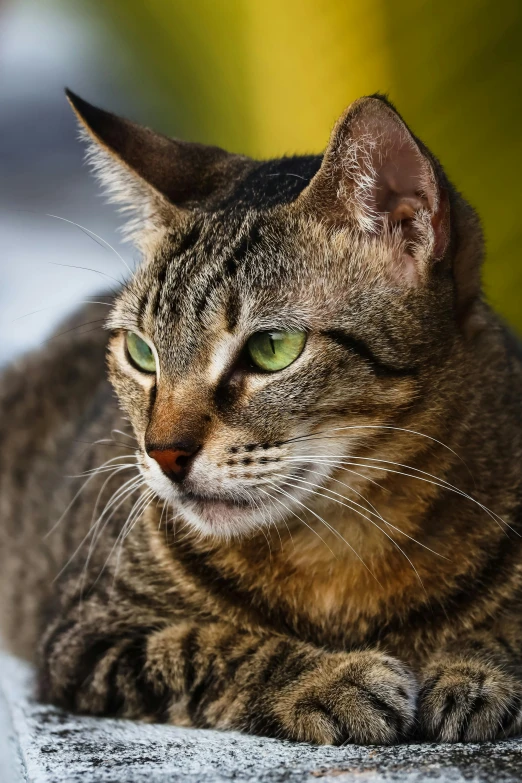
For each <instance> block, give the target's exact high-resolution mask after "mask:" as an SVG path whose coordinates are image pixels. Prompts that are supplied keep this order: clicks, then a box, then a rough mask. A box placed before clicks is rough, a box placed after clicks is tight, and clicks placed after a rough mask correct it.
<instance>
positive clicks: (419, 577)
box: [285, 479, 437, 595]
mask: <svg viewBox="0 0 522 783" xmlns="http://www.w3.org/2000/svg"><path fill="white" fill-rule="evenodd" d="M299 480H302V479H299ZM285 483H286V484H287V485H289V486H293V487H294V488H295V489H302V490H303V491H305V492H309V493H310V494H312V495H318V496H319V497H324V498H326V499H327V500H333V502H334V503H339V505H341V506H346V508H348V509H350V510H351V511H353V512H354V513H355V514H358V515H359V516H361V517H362V518H363V519H366V520H368V522H370V523H371V524H372V525H375V527H376V528H377V529H378V530H380V531H381V533H382V534H383V535H385V536H386V538H388V539H389V540H390V541H391V542H392V544H393V545H394V546H395V547H396V548H397V549H398V551H399V552H400V553H401V554H402V555H403V556H404V557H405V558H406V560H407V561H408V563H409V564H410V566H411V567H412V569H413V571H414V572H415V576H416V577H417V579H418V580H419V583H420V585H421V586H422V589H423V590H424V592H425V593H426V595H428V594H427V592H426V589H425V587H424V583H423V581H422V579H421V576H420V574H419V572H418V571H417V569H416V568H415V566H414V565H413V563H412V561H411V560H410V558H409V557H408V555H407V554H406V552H405V551H404V550H403V549H402V547H400V546H399V544H398V543H397V542H396V541H394V539H393V538H392V537H391V536H390V535H389V534H388V533H387V532H386V531H385V530H383V529H382V527H381V526H380V525H378V524H377V522H374V520H373V519H371V518H370V517H368V516H367V515H366V514H363V513H362V512H361V511H358V510H357V509H354V508H352V507H351V506H348V505H347V504H346V503H342V502H341V501H340V500H337V498H330V497H329V496H328V495H324V494H323V493H322V492H319V491H317V490H315V489H307V488H306V487H305V488H303V487H302V486H300V485H299V484H296V483H293V482H292V483H290V482H289V481H288V480H287V481H286V482H285ZM307 483H310V482H307ZM315 486H317V485H315ZM336 494H338V493H336ZM345 499H346V500H347V498H345ZM350 502H354V501H350ZM357 505H360V504H357ZM435 554H437V553H435ZM379 584H380V583H379ZM381 587H382V585H381Z"/></svg>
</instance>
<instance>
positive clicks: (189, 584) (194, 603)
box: [0, 96, 522, 744]
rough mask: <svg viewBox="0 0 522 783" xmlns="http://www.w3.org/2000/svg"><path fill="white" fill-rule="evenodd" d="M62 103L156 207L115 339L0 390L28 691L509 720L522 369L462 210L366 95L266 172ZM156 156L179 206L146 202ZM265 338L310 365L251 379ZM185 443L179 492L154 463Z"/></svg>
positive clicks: (1, 555) (62, 341) (323, 736)
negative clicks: (132, 349) (306, 148)
mask: <svg viewBox="0 0 522 783" xmlns="http://www.w3.org/2000/svg"><path fill="white" fill-rule="evenodd" d="M71 100H72V102H73V104H74V105H75V108H76V111H77V112H78V114H79V115H80V116H81V117H82V118H83V119H82V121H83V123H84V124H85V125H86V126H87V132H88V134H89V135H90V137H91V138H92V139H93V140H94V142H95V143H96V144H97V145H101V146H102V149H103V156H104V157H103V160H107V159H109V160H110V172H109V173H107V172H106V171H105V169H104V168H101V169H100V170H99V171H100V172H101V176H102V178H103V177H104V176H105V177H109V178H110V180H111V182H110V183H109V184H110V185H111V187H112V188H113V189H114V187H116V190H117V193H118V200H119V202H120V203H127V202H129V201H132V199H136V198H137V199H138V201H140V200H142V201H147V204H146V205H145V204H142V203H141V201H140V203H138V204H134V205H133V207H134V212H135V213H136V212H140V211H141V213H142V215H145V216H146V219H143V220H142V222H141V223H139V224H134V228H135V229H136V225H139V228H138V229H136V230H137V231H138V232H141V233H140V237H139V245H140V247H141V248H142V249H143V253H144V259H143V263H142V265H141V266H140V268H139V269H138V271H137V272H136V274H135V275H134V276H133V277H132V279H131V280H130V281H129V282H128V284H127V285H126V286H125V287H124V288H123V289H122V290H121V291H119V292H118V294H117V295H116V296H115V298H111V299H110V300H109V299H108V300H107V301H108V302H110V314H109V317H108V319H107V326H108V330H109V331H108V332H107V331H106V330H103V329H100V330H95V331H92V330H91V329H87V330H84V331H82V327H81V325H82V324H83V323H87V322H91V321H95V320H96V319H97V318H103V317H104V316H105V313H104V312H101V313H100V310H102V308H101V307H100V306H99V305H91V306H88V307H85V308H83V310H82V311H81V312H79V313H78V314H76V315H75V316H74V317H73V318H72V319H71V321H70V322H68V323H67V324H66V325H64V326H63V327H62V328H61V329H60V330H59V333H60V335H61V336H57V337H56V339H54V340H52V341H51V342H50V344H49V346H48V347H47V348H46V349H45V350H43V351H39V352H37V353H34V354H32V355H29V356H27V357H25V358H23V359H21V360H20V361H19V362H18V363H17V364H16V365H14V366H13V367H11V368H9V369H7V370H6V372H5V373H4V375H3V378H2V381H1V385H0V404H1V410H2V417H1V420H0V434H1V439H2V449H1V453H0V509H1V524H0V561H1V568H0V596H1V601H0V621H1V625H2V630H3V634H4V636H5V639H6V642H7V644H8V645H9V647H10V648H11V649H12V650H13V651H15V652H17V653H18V654H21V655H24V656H25V657H27V658H30V659H32V660H36V661H37V663H38V666H39V672H40V676H39V687H40V696H41V698H42V699H45V700H50V701H53V702H55V703H57V704H60V705H62V706H63V707H65V708H67V709H70V710H75V711H79V712H83V713H90V714H94V715H119V716H124V717H129V718H136V719H141V720H149V721H160V722H171V723H175V724H178V725H186V726H196V727H207V728H208V727H212V728H221V729H239V730H242V731H247V732H252V733H257V734H265V735H269V736H274V737H283V738H288V739H292V740H298V741H310V742H315V743H335V744H341V743H344V742H357V743H387V742H395V741H397V740H401V739H406V738H410V737H417V738H422V739H432V740H444V741H461V740H464V741H475V740H485V739H492V738H494V737H500V736H506V735H511V734H514V733H517V732H519V731H520V730H522V652H521V648H522V617H521V613H520V599H521V588H522V543H521V540H522V539H521V536H522V473H521V468H520V465H521V458H522V420H521V407H520V399H521V391H522V363H521V354H520V350H519V348H518V346H517V344H516V342H515V341H514V340H513V338H512V337H511V336H510V335H509V333H508V332H507V330H506V329H505V328H504V326H503V325H502V324H501V323H500V321H499V319H498V318H497V316H496V315H495V314H494V313H493V312H492V311H491V309H490V308H489V307H488V305H487V303H486V302H485V301H484V299H483V297H482V294H481V292H480V277H479V274H480V273H479V269H480V263H481V259H482V240H481V235H480V227H479V224H478V221H477V219H476V216H475V215H474V213H473V211H472V210H471V208H470V207H469V206H468V205H467V204H466V203H465V202H464V201H463V200H462V198H461V197H460V196H459V195H458V194H457V193H456V191H455V190H454V189H453V188H452V186H451V185H450V183H449V182H448V181H447V179H446V177H445V175H444V173H443V171H442V169H441V168H440V166H439V164H438V162H437V161H436V160H435V158H433V156H431V154H430V153H429V152H428V151H427V150H426V149H425V148H424V146H423V145H422V144H421V143H420V142H419V141H418V140H416V139H415V137H413V136H412V135H411V134H410V132H409V131H408V130H407V129H406V126H404V124H403V123H402V120H400V118H399V117H398V115H396V114H395V113H394V112H393V109H392V108H391V107H390V105H389V104H388V103H387V102H385V101H383V100H382V99H381V98H371V99H365V100H363V101H360V102H357V104H356V105H355V106H354V107H351V108H350V110H349V111H348V112H347V114H345V115H344V116H343V118H341V120H340V122H339V123H338V125H337V126H336V128H335V129H334V132H333V134H332V139H331V141H330V145H329V147H328V149H327V151H326V153H325V155H324V157H320V156H318V157H316V158H314V157H306V158H288V159H282V160H280V161H269V162H264V163H259V162H254V161H250V160H248V159H246V158H242V157H239V156H227V155H226V153H223V152H222V151H212V150H207V151H205V152H204V153H202V152H201V150H200V148H199V146H198V145H195V146H194V147H191V146H190V145H180V146H176V145H178V143H177V142H172V144H173V145H174V147H171V146H169V145H170V142H169V141H168V140H165V139H164V138H163V137H156V136H155V135H154V134H152V132H151V131H145V130H143V129H141V130H136V126H133V125H132V124H131V123H127V122H126V121H120V120H118V118H115V117H113V116H112V115H109V114H107V113H105V112H99V110H96V109H94V108H93V107H89V106H88V104H85V103H84V102H80V101H79V99H76V98H75V96H72V97H71ZM86 107H87V108H86ZM133 134H138V136H136V138H139V139H140V144H141V147H140V149H141V150H142V153H141V154H142V155H143V158H142V159H141V158H140V160H138V162H136V160H135V159H134V158H132V155H134V154H135V153H134V150H135V149H136V146H135V145H134V146H133V145H132V144H131V143H130V141H132V139H133V138H134V136H133ZM148 144H150V145H151V148H150V149H148V148H147V145H148ZM144 145H145V146H144ZM165 150H166V152H165ZM164 154H168V155H169V156H170V157H169V159H168V161H165V164H164V165H163V162H162V158H161V155H164ZM397 155H398V156H399V157H397V158H396V157H394V156H397ZM158 156H159V157H158ZM172 156H174V158H176V161H177V162H176V163H175V165H176V166H181V167H182V168H181V169H180V182H188V183H194V185H193V187H194V189H195V190H194V192H195V193H196V195H194V194H193V195H192V197H191V194H190V192H187V191H186V187H185V189H182V188H181V185H179V187H178V188H177V190H176V188H175V187H174V184H175V183H174V184H173V185H172V187H171V188H170V189H169V190H161V188H160V184H161V182H163V179H164V172H165V171H168V170H170V169H169V168H168V166H170V167H171V168H173V170H175V165H174V163H173V158H172ZM176 156H178V157H176ZM178 158H179V160H178ZM100 160H101V159H100ZM147 161H148V162H147ZM180 161H181V162H180ZM167 164H168V166H167ZM388 164H390V165H391V164H393V165H392V166H391V169H390V168H389V166H388ZM100 165H101V164H100ZM165 166H167V168H165ZM387 166H388V167H387ZM183 167H184V168H183ZM120 170H123V173H121V171H120ZM390 170H391V171H392V172H394V174H392V175H390V173H389V172H390ZM411 171H413V172H414V174H413V175H411ZM120 174H121V180H118V177H120ZM395 174H397V176H396V177H395V179H393V177H394V176H395ZM410 175H411V176H410ZM388 176H391V177H392V179H393V183H392V184H393V187H392V186H391V184H390V189H389V190H388V191H386V189H385V188H384V186H383V185H382V183H383V181H385V180H386V177H388ZM162 177H163V179H162ZM412 177H413V180H412ZM115 178H116V180H118V181H117V182H116V183H115ZM129 178H131V179H133V180H134V184H133V186H132V187H131V188H130V190H126V189H125V188H126V184H125V183H127V182H128V181H129ZM183 178H185V179H183ZM412 181H414V182H415V183H416V185H415V187H414V188H413V189H412V185H411V182H412ZM390 182H391V180H390ZM379 183H380V184H379ZM383 188H384V189H383ZM394 188H395V189H394ZM401 189H403V190H404V193H402V190H401ZM178 193H179V198H178V197H177V196H176V195H175V194H178ZM173 194H174V195H173ZM401 194H402V195H404V194H405V195H404V198H402V195H401ZM396 196H398V198H399V201H398V202H397V201H396V200H394V199H395V198H396ZM383 205H384V206H383ZM145 207H146V208H145ZM78 327H79V328H78ZM270 328H279V329H281V328H286V329H303V330H305V331H306V332H307V335H308V336H307V343H306V347H305V350H304V351H303V354H302V355H301V356H300V357H299V359H298V360H297V361H296V362H295V363H294V364H293V365H291V366H290V367H289V368H287V369H286V370H284V371H281V372H279V373H274V374H261V373H256V372H253V371H252V368H251V367H250V366H249V365H248V362H247V361H246V359H245V353H244V346H245V343H246V340H247V339H248V337H249V336H250V335H251V334H252V333H253V332H255V331H258V330H263V329H270ZM127 330H131V331H137V332H138V333H140V334H143V335H144V336H146V337H147V339H148V340H149V341H150V342H151V343H152V344H153V345H154V346H155V349H156V351H157V355H158V357H159V364H160V368H159V373H158V374H157V376H156V377H154V376H153V375H148V376H145V375H143V374H141V373H140V372H139V371H138V370H136V369H134V368H133V367H132V366H131V364H130V363H129V361H128V358H127V356H126V352H125V346H124V342H125V340H124V336H125V332H126V331H127ZM62 332H64V334H61V333H62ZM105 356H106V357H107V362H108V368H109V378H110V381H111V383H112V386H113V388H114V390H115V391H116V398H115V397H114V396H113V394H112V391H111V387H110V385H109V382H108V380H107V378H106V367H105V358H104V357H105ZM189 440H190V441H191V442H195V443H197V444H198V446H199V450H198V451H197V454H196V457H195V458H194V460H193V463H192V467H191V470H190V472H189V473H188V476H187V478H186V479H185V480H184V482H183V483H182V484H180V485H174V484H173V483H172V482H171V481H170V479H168V478H167V477H166V476H165V475H163V474H162V472H161V470H160V469H159V467H158V465H157V464H156V463H154V460H152V459H151V458H150V457H149V456H148V454H147V444H150V443H151V442H154V443H155V444H159V446H160V447H161V446H168V445H169V444H170V443H172V442H174V441H176V442H188V441H189ZM108 460H112V462H110V461H109V462H107V461H108ZM102 464H106V469H101V470H99V471H98V472H96V471H95V472H92V473H87V474H86V475H85V477H84V479H82V480H81V481H85V480H86V479H88V481H87V483H86V484H85V485H84V487H83V489H82V491H81V492H79V489H80V487H81V486H82V484H81V481H79V480H78V479H70V478H64V476H65V475H67V476H71V475H77V474H82V473H83V474H85V472H86V471H92V470H94V469H95V468H96V467H97V466H98V465H102ZM111 465H112V467H113V470H114V472H109V468H110V467H111ZM105 470H106V471H107V472H104V471H105ZM125 482H127V483H125ZM95 523H97V524H95ZM93 524H94V527H93Z"/></svg>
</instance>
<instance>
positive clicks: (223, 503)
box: [178, 489, 256, 535]
mask: <svg viewBox="0 0 522 783" xmlns="http://www.w3.org/2000/svg"><path fill="white" fill-rule="evenodd" d="M178 502H179V504H180V505H181V507H182V509H183V512H184V515H185V516H186V517H187V519H188V520H189V521H191V522H192V523H193V524H195V525H196V527H198V528H200V529H202V530H204V529H206V530H207V531H208V532H212V533H213V534H218V535H220V534H221V535H223V534H225V535H227V534H230V533H231V532H233V531H234V530H235V529H236V528H237V532H240V530H242V529H244V526H245V524H246V526H247V528H248V527H249V525H248V520H249V518H250V517H251V515H252V512H253V511H255V510H256V507H255V506H254V505H253V503H252V502H249V501H248V500H247V499H245V498H241V497H234V498H231V497H227V496H223V495H210V494H209V495H205V494H203V493H199V492H194V491H193V490H186V489H184V490H182V491H181V492H179V494H178Z"/></svg>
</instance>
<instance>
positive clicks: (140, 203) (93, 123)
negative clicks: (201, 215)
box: [66, 90, 245, 247]
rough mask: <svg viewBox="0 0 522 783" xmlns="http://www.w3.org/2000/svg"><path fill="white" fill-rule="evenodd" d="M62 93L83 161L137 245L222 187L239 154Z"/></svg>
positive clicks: (239, 159)
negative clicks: (85, 148) (84, 149)
mask: <svg viewBox="0 0 522 783" xmlns="http://www.w3.org/2000/svg"><path fill="white" fill-rule="evenodd" d="M66 95H67V99H68V101H69V103H70V104H71V106H72V108H73V110H74V113H75V114H76V117H77V119H78V121H79V123H80V127H81V131H82V136H83V137H84V138H86V139H87V141H88V142H89V152H88V160H89V162H90V163H91V165H92V166H93V168H94V170H95V172H96V175H97V176H98V178H99V180H100V181H101V183H102V186H103V187H104V189H105V191H106V192H107V194H108V196H109V199H110V200H111V201H112V202H114V203H116V204H119V205H120V206H121V208H122V211H123V212H125V213H128V215H129V219H128V220H127V222H126V225H125V226H124V228H123V230H124V233H125V234H126V236H127V237H128V238H130V239H132V241H133V242H135V244H137V245H138V246H139V247H144V246H145V245H146V244H147V242H148V240H149V238H150V236H151V234H153V233H155V232H157V231H158V230H162V229H164V228H165V226H168V225H172V224H173V223H175V222H176V221H179V220H180V219H182V218H183V214H184V213H185V212H186V211H187V210H190V209H193V208H194V207H197V206H198V205H204V204H205V203H208V202H209V201H212V200H213V199H214V198H216V197H218V195H219V194H220V193H221V192H222V191H223V189H225V188H226V187H227V184H228V183H229V182H230V179H231V178H233V176H234V173H235V171H236V170H237V169H238V168H239V167H240V166H241V165H244V160H245V159H244V158H242V157H241V156H239V155H231V154H229V153H228V152H225V150H222V149H220V148H219V147H210V146H206V145H204V144H196V143H189V142H184V141H178V140H176V139H170V138H168V137H167V136H163V135H161V134H159V133H155V132H154V131H152V130H150V129H149V128H145V127H143V126H141V125H137V124H136V123H134V122H131V121H130V120H126V119H123V118H122V117H117V116H116V115H115V114H111V113H110V112H108V111H104V110H103V109H98V108H97V107H96V106H92V105H91V104H90V103H87V101H84V100H83V99H82V98H80V97H79V96H78V95H75V94H74V93H73V92H71V91H70V90H66Z"/></svg>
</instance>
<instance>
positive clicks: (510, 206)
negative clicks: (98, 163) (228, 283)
mask: <svg viewBox="0 0 522 783" xmlns="http://www.w3.org/2000/svg"><path fill="white" fill-rule="evenodd" d="M0 74H1V75H2V78H0V99H1V100H2V113H1V114H0V133H1V135H2V138H3V139H4V142H3V144H2V147H1V149H0V160H1V159H2V155H3V161H2V162H3V163H4V168H3V173H2V177H3V185H4V187H3V192H2V191H0V227H1V230H2V236H3V239H4V252H3V257H2V258H0V274H1V281H0V308H1V307H3V308H4V309H5V310H6V312H7V313H8V315H9V317H11V315H12V317H13V318H14V317H18V314H19V313H20V312H22V313H23V312H28V311H32V310H37V308H38V307H39V306H41V304H40V302H41V299H42V291H43V290H44V289H45V292H46V295H47V292H49V296H50V295H51V293H52V291H53V290H54V289H57V288H59V289H63V290H67V292H68V295H67V296H68V302H69V306H70V304H71V302H73V301H74V296H75V295H81V294H83V293H84V292H86V291H87V290H89V291H92V290H95V287H96V286H98V287H99V285H100V282H103V280H102V279H101V278H100V277H99V275H96V274H91V276H90V278H87V276H86V273H85V274H84V276H83V277H81V274H80V272H78V271H77V270H71V272H70V275H71V276H70V279H66V268H65V267H60V268H59V269H58V271H57V272H53V268H52V267H51V266H49V265H48V264H47V265H46V264H44V265H43V266H42V264H41V263H40V266H39V267H38V266H37V260H38V259H40V261H41V258H42V256H43V255H44V251H43V250H42V247H43V244H44V245H45V255H46V257H52V258H53V259H54V260H56V258H57V253H58V254H59V253H60V252H61V255H60V256H59V258H58V260H60V261H61V260H63V261H64V263H65V264H67V263H70V258H71V257H72V256H74V257H75V258H76V261H75V263H76V264H77V265H79V264H82V265H84V266H85V267H91V266H94V265H95V263H96V264H97V268H99V269H100V270H102V271H103V272H104V273H107V270H109V272H110V274H112V271H111V270H110V267H109V266H108V265H109V264H110V263H111V258H110V257H109V258H107V257H103V258H102V257H101V256H100V258H99V259H98V258H94V257H93V254H95V253H98V252H101V251H100V250H99V248H98V249H97V248H96V247H95V246H93V244H92V243H88V242H87V240H86V239H85V237H84V236H82V235H81V234H80V233H79V232H76V233H74V232H73V231H72V229H71V228H69V227H68V226H67V225H66V224H65V223H63V221H62V222H61V223H58V222H57V221H54V223H53V224H52V225H51V221H49V220H47V219H46V220H47V222H46V221H45V220H44V219H43V218H36V217H35V215H36V213H37V210H38V214H41V213H49V212H52V213H55V214H58V215H61V216H63V217H65V218H67V219H71V220H73V221H77V222H79V223H83V224H84V225H85V224H86V225H87V226H88V227H89V228H91V229H93V230H95V231H96V232H97V233H101V234H103V236H104V237H108V238H109V239H110V240H111V242H113V243H114V242H116V243H117V241H118V240H117V235H116V234H115V233H114V229H115V226H116V223H117V218H116V216H115V214H114V212H113V211H112V210H111V209H109V208H107V207H105V206H103V203H102V201H101V200H99V199H96V198H95V196H94V191H95V185H94V184H93V183H91V182H90V180H89V178H88V176H87V173H86V172H85V171H84V170H82V169H81V155H82V151H81V148H80V146H79V145H78V143H77V141H76V139H75V127H74V122H73V119H72V117H71V115H70V111H69V109H68V107H67V106H66V103H65V101H64V98H63V91H62V90H63V87H64V86H65V85H66V84H67V85H68V86H70V87H71V88H72V89H73V90H75V91H76V92H78V93H79V94H81V95H82V96H83V97H85V98H86V99H87V100H90V101H92V102H93V103H97V104H98V105H101V106H104V107H106V108H109V109H112V110H113V111H116V112H117V113H120V114H124V115H126V116H129V117H131V118H132V119H135V120H136V121H139V122H143V123H145V124H148V125H151V126H153V127H155V128H156V129H157V130H159V131H162V132H164V133H167V134H170V135H172V136H178V137H181V138H185V139H190V140H197V141H202V142H207V143H212V144H218V145H220V146H223V147H225V148H227V149H229V150H232V151H236V152H243V153H246V154H249V155H252V156H254V157H259V158H266V157H270V156H277V155H282V154H292V153H309V152H320V151H321V150H323V149H324V147H325V145H326V143H327V140H328V136H329V133H330V130H331V128H332V126H333V124H334V122H335V120H336V118H337V117H338V116H339V114H340V113H341V112H342V111H343V110H344V108H345V107H346V106H347V105H348V104H349V103H350V102H351V101H352V100H354V99H355V98H357V97H359V96H361V95H365V94H369V93H373V92H376V91H380V92H385V93H387V94H388V95H389V97H390V99H391V100H392V101H393V102H394V103H395V104H396V106H397V108H398V109H399V111H400V112H401V113H402V115H403V116H404V118H405V120H406V122H407V123H408V124H409V125H410V127H411V128H412V130H413V131H414V132H415V133H416V134H417V135H418V136H419V137H420V138H421V139H423V141H424V142H425V143H426V144H427V145H428V146H429V147H430V148H431V149H432V151H433V152H434V153H435V154H436V155H437V156H438V157H439V158H440V160H441V161H442V163H443V165H444V167H445V169H446V171H447V173H448V175H449V176H450V178H451V179H452V181H453V182H454V184H455V185H456V186H457V187H458V189H459V190H460V191H461V192H462V193H463V194H464V196H465V197H466V198H467V199H468V200H469V201H470V202H471V203H472V204H473V205H474V206H475V207H476V208H477V209H478V211H479V213H480V215H481V217H482V220H483V224H484V229H485V236H486V242H487V262H486V266H485V273H484V278H485V288H486V293H487V296H488V298H489V300H490V301H491V302H492V304H493V305H494V306H495V307H496V308H497V310H499V311H500V312H501V313H502V314H503V315H504V316H505V317H506V319H507V320H508V321H509V322H510V323H511V324H512V325H513V326H515V328H516V329H517V330H518V331H519V333H521V334H522V307H521V303H522V254H521V252H520V246H521V244H522V219H521V217H520V214H521V212H522V193H521V187H520V183H521V182H522V140H521V137H520V131H519V128H520V126H521V124H522V1H521V0H437V2H434V0H415V2H409V3H406V2H402V3H401V2H391V0H364V2H362V1H361V0H90V1H89V2H88V3H86V2H82V0H0ZM86 183H89V184H86ZM13 206H14V207H15V208H16V210H18V211H17V213H16V214H17V215H18V217H17V218H16V220H15V217H14V212H9V210H12V209H13ZM23 210H33V212H32V213H31V214H33V217H31V215H30V213H29V211H27V212H26V213H24V216H23V217H22V211H23ZM32 232H33V233H32ZM44 235H45V236H44ZM9 236H11V240H9ZM6 237H7V239H6ZM45 237H47V239H46V242H43V240H44V239H45ZM113 237H114V238H113ZM6 245H7V250H6V249H5V248H6ZM33 248H35V250H33ZM36 249H37V250H36ZM121 252H125V253H126V254H127V258H128V257H129V255H128V254H129V253H130V252H131V251H130V250H129V249H128V248H125V249H122V250H121ZM105 256H107V254H105ZM29 259H31V261H30V262H29ZM112 260H113V261H114V263H117V261H115V260H114V258H113V259H112ZM31 264H32V265H31ZM17 269H18V270H19V275H18V277H17V276H16V274H15V270H17ZM53 274H54V275H55V276H54V277H53V276H52V275H53ZM82 274H83V273H82ZM29 280H33V281H38V282H37V283H36V282H35V283H34V285H33V287H32V289H30V287H29V285H28V281H29ZM9 286H11V288H9ZM2 289H3V292H4V298H3V300H2ZM69 292H70V294H69ZM56 298H57V301H58V299H59V297H56ZM53 301H54V300H53ZM53 312H54V311H53ZM57 312H58V311H57ZM6 317H7V316H6ZM37 318H40V316H37V315H36V316H31V319H33V320H31V319H27V320H18V321H17V328H16V330H13V333H12V341H14V340H17V341H18V342H17V343H16V345H18V346H19V348H16V347H10V348H9V350H7V348H6V349H5V351H4V354H2V352H1V349H0V362H1V361H2V358H3V357H7V355H8V353H9V352H10V353H11V354H12V353H13V352H14V351H15V350H19V349H20V348H21V349H23V348H24V347H25V346H28V345H30V344H33V343H34V340H35V338H34V334H35V333H36V331H35V328H36V327H35V325H34V324H35V323H36V321H35V320H34V319H37ZM41 323H42V330H44V331H45V330H47V329H48V328H49V324H48V323H47V321H46V322H45V323H44V322H43V321H42V322H41ZM23 328H24V329H25V332H23ZM9 345H10V346H14V342H11V343H9Z"/></svg>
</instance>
